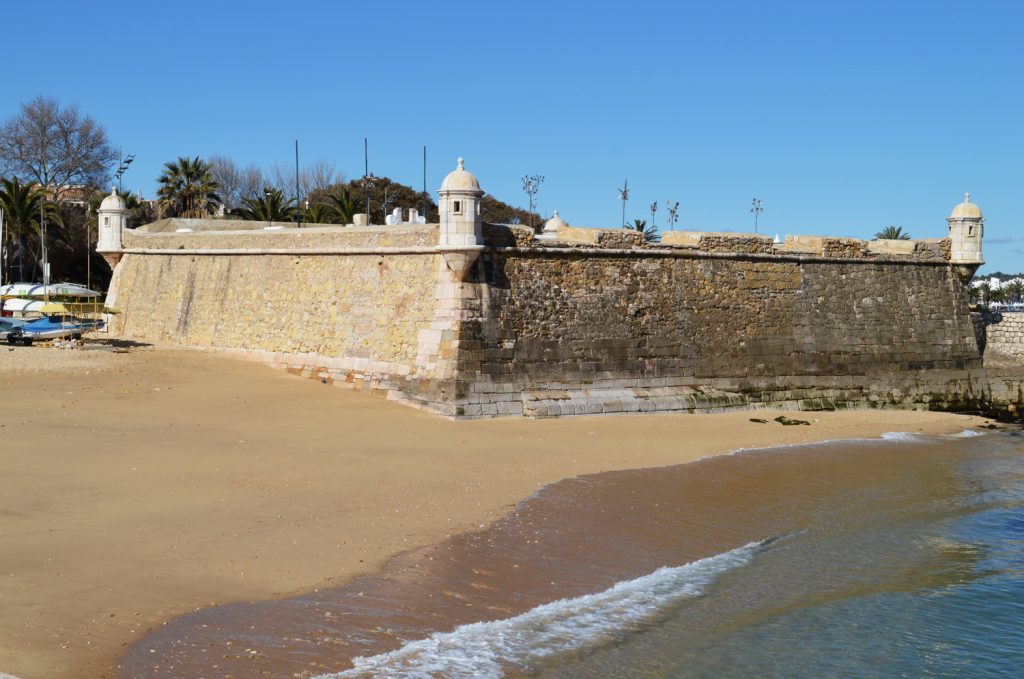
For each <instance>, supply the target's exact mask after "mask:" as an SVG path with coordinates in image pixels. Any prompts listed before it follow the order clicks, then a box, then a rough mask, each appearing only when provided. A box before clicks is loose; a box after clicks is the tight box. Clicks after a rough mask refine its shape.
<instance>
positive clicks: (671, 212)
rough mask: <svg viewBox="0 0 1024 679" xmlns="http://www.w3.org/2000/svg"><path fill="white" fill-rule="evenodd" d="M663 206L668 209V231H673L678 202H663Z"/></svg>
mask: <svg viewBox="0 0 1024 679" xmlns="http://www.w3.org/2000/svg"><path fill="white" fill-rule="evenodd" d="M665 205H666V206H667V207H668V230H669V231H674V230H675V228H676V219H678V218H679V201H678V200H677V201H676V202H674V203H673V202H672V201H671V200H667V201H665Z"/></svg>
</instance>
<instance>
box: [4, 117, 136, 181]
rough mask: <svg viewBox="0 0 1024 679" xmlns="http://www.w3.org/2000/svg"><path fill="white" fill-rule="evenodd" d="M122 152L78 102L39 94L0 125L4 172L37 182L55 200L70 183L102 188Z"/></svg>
mask: <svg viewBox="0 0 1024 679" xmlns="http://www.w3.org/2000/svg"><path fill="white" fill-rule="evenodd" d="M119 159H120V154H119V153H118V151H117V150H115V149H114V148H112V147H111V145H110V140H109V139H108V138H107V133H106V130H104V129H103V126H102V125H100V124H99V123H98V122H96V121H95V120H94V119H93V118H91V117H90V116H83V115H82V114H81V113H80V112H79V110H78V106H76V105H74V104H72V105H70V106H67V107H65V108H61V106H60V103H59V102H58V101H57V100H56V99H53V98H50V97H36V98H35V99H33V100H32V101H30V102H28V103H25V104H22V105H21V111H20V112H19V113H18V114H17V115H15V116H13V117H11V118H9V119H8V120H6V121H5V122H4V123H3V124H2V125H0V170H3V171H4V173H5V174H14V175H18V176H19V177H21V178H22V180H25V181H29V180H30V181H34V182H36V183H38V184H40V185H42V186H44V187H46V188H48V189H49V190H50V191H52V192H53V193H54V196H55V197H56V198H58V199H59V198H60V195H61V194H62V193H63V192H64V191H65V190H67V188H68V187H71V186H90V187H97V188H98V187H101V186H103V185H105V184H106V182H107V180H108V179H110V173H111V169H112V166H113V165H116V164H117V161H118V160H119Z"/></svg>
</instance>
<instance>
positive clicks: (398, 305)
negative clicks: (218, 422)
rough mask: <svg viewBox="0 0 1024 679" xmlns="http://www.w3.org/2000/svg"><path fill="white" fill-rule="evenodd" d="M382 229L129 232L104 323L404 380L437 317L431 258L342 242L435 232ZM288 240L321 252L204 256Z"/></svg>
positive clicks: (385, 242) (418, 240)
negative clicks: (373, 250)
mask: <svg viewBox="0 0 1024 679" xmlns="http://www.w3.org/2000/svg"><path fill="white" fill-rule="evenodd" d="M381 231H383V230H381V229H378V230H377V233H373V232H362V233H361V232H359V231H358V230H353V229H348V230H346V232H343V233H338V232H334V233H331V232H323V233H316V232H314V231H313V230H310V232H300V233H298V234H296V233H294V232H293V233H284V234H281V233H273V232H268V233H265V234H249V235H245V234H238V233H195V234H173V233H171V234H163V233H156V234H148V233H145V232H140V233H134V234H132V235H131V236H129V237H128V238H127V239H126V241H127V242H126V247H127V254H125V256H124V258H123V259H122V261H121V263H120V264H119V265H118V267H117V269H116V271H115V275H114V280H113V281H112V285H111V294H110V297H109V298H110V299H112V303H113V306H114V307H115V308H116V309H117V310H118V311H119V313H118V314H116V315H113V316H111V318H110V331H111V332H112V333H114V334H117V335H120V336H124V337H129V338H133V339H138V340H144V341H145V340H148V341H172V342H176V343H180V344H184V345H188V346H194V347H208V348H214V347H216V348H220V349H228V350H235V351H237V352H240V353H242V354H244V355H249V356H252V357H255V358H260V359H261V360H265V361H266V362H269V363H274V364H276V365H280V366H282V367H288V368H293V369H308V368H311V367H312V368H328V369H330V370H331V371H332V372H333V374H335V375H344V376H346V378H347V379H349V380H351V379H353V375H355V376H356V378H357V379H367V380H378V379H379V378H381V376H385V377H395V378H396V379H403V378H405V377H406V376H408V375H411V374H413V373H415V372H416V370H415V368H416V363H417V356H418V355H419V354H420V353H421V352H422V347H420V346H419V343H420V335H421V332H422V331H423V330H425V329H427V328H429V326H430V324H431V323H432V321H433V320H434V310H435V292H436V287H437V271H438V266H439V264H440V259H439V256H438V255H433V254H430V253H429V252H427V253H419V252H413V253H412V254H395V253H394V252H388V253H387V254H380V255H375V254H345V250H346V249H359V248H373V247H390V248H398V249H399V250H401V249H402V248H406V249H413V250H415V249H416V248H419V247H426V246H429V245H430V244H431V242H432V241H436V230H430V229H422V228H419V229H412V230H410V231H407V232H404V233H402V232H399V231H398V230H394V229H392V230H390V231H389V232H387V233H380V232H381ZM288 242H291V243H292V245H291V246H289V245H288ZM296 242H298V243H300V245H295V244H296ZM288 247H302V248H323V249H324V254H301V255H300V254H295V255H294V256H293V255H287V254H285V255H282V254H242V253H241V252H240V253H239V254H207V253H208V252H209V251H211V250H216V249H218V248H234V249H236V250H239V251H242V250H245V251H259V250H264V251H279V250H281V249H282V248H285V249H286V248H288ZM428 249H429V248H428ZM331 250H336V251H337V254H334V253H331ZM192 252H195V253H198V254H189V253H192ZM163 253H166V254H163Z"/></svg>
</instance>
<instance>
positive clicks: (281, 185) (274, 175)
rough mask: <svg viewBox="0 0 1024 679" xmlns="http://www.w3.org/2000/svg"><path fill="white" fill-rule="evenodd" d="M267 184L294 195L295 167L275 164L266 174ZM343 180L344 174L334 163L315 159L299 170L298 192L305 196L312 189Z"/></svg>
mask: <svg viewBox="0 0 1024 679" xmlns="http://www.w3.org/2000/svg"><path fill="white" fill-rule="evenodd" d="M266 178H267V184H268V185H270V186H272V187H274V188H275V189H280V190H281V193H283V194H284V195H286V196H294V195H295V168H294V167H293V166H289V165H280V164H275V165H274V166H273V167H272V168H270V171H269V172H267V175H266ZM343 181H345V174H344V173H342V172H338V171H337V170H336V169H335V167H334V163H331V162H328V161H326V160H317V161H315V162H313V163H312V164H310V165H307V166H306V167H304V168H302V169H301V170H300V171H299V193H300V194H301V197H303V198H304V197H306V196H308V195H309V194H310V193H312V192H314V191H318V190H320V191H322V190H323V189H326V188H328V187H330V186H334V185H335V184H338V183H341V182H343Z"/></svg>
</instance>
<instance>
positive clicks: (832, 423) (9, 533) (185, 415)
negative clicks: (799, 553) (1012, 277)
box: [0, 347, 982, 679]
mask: <svg viewBox="0 0 1024 679" xmlns="http://www.w3.org/2000/svg"><path fill="white" fill-rule="evenodd" d="M30 351H31V352H35V353H33V354H27V352H30ZM13 353H17V354H19V355H21V357H20V358H19V359H18V361H14V360H10V361H7V362H5V360H4V359H5V358H6V357H7V356H9V355H12V354H13ZM57 354H59V355H60V357H59V358H58V357H57ZM67 354H73V356H69V355H67ZM88 354H89V352H82V353H81V354H77V353H76V352H59V351H55V350H51V349H43V348H35V347H33V348H31V349H18V350H17V352H0V441H2V442H3V443H2V452H0V517H2V521H0V672H9V673H12V674H15V675H17V676H19V677H23V678H24V679H31V678H34V677H94V676H108V677H109V676H115V675H116V666H117V662H118V658H119V657H120V655H121V654H122V653H123V652H124V651H125V650H126V648H127V646H128V644H129V643H131V642H132V641H135V640H137V639H139V638H141V637H142V636H143V635H144V634H145V633H146V632H147V631H148V630H151V629H154V628H155V627H157V626H159V625H161V623H163V622H165V621H167V620H168V619H171V618H173V617H176V616H179V615H181V614H184V613H187V612H189V611H193V610H197V609H201V608H204V607H207V606H211V605H215V604H224V603H228V602H233V601H244V600H249V599H266V598H281V597H286V596H288V595H292V594H297V593H300V592H307V591H311V590H313V589H314V588H323V587H330V586H335V585H340V584H344V583H345V582H347V581H350V580H351V579H352V578H353V577H355V576H357V575H360V574H365V573H370V572H374V571H376V570H378V569H379V568H381V567H382V566H383V565H384V563H385V562H386V561H387V560H388V559H389V558H390V557H393V556H394V555H396V554H399V553H401V552H405V551H408V550H410V549H412V548H414V547H418V546H424V545H430V544H433V543H436V542H438V541H440V540H443V539H445V538H446V537H449V536H452V535H456V534H459V533H464V532H467V531H473V530H478V529H479V528H480V527H481V526H482V525H486V524H488V523H489V522H491V521H493V520H495V519H497V518H499V517H501V516H502V515H503V514H504V513H506V512H507V511H508V510H509V509H510V508H511V507H513V506H514V505H515V503H517V502H518V501H520V500H521V499H523V498H525V497H527V496H529V495H530V494H532V493H534V492H535V491H536V490H537V489H538V488H539V487H541V486H544V485H546V484H550V483H553V482H555V481H558V480H559V479H563V478H566V477H571V476H575V475H578V474H589V473H594V472H599V471H608V470H615V469H629V468H641V467H657V466H665V465H672V464H679V463H683V462H688V461H692V460H696V459H699V458H701V457H705V456H708V455H713V454H716V453H723V452H728V451H731V450H734V449H737V448H742V447H759V446H771V445H779V444H783V443H794V442H808V441H816V440H825V439H836V438H850V437H861V436H867V437H873V436H878V435H879V434H881V433H883V432H886V431H914V432H922V433H929V434H937V433H952V432H955V431H959V430H961V429H964V428H969V427H972V426H976V425H978V424H981V423H982V420H980V419H978V418H969V417H963V416H953V415H945V414H938V413H913V412H903V411H885V412H878V411H858V412H840V413H806V414H797V415H796V416H797V417H801V418H803V419H808V420H811V421H812V425H811V426H795V427H783V426H781V425H779V424H777V423H775V422H770V423H769V424H757V423H753V422H750V418H751V417H765V416H766V417H768V419H770V418H771V417H773V416H774V413H773V414H770V415H766V414H765V413H759V414H753V413H749V412H738V413H728V414H723V415H651V416H629V417H586V418H571V419H565V420H543V421H535V420H524V419H503V420H487V421H472V422H451V421H447V420H441V419H439V418H436V417H434V416H431V415H428V414H425V413H422V412H417V411H414V410H410V409H408V408H405V407H402V406H398V405H395V404H392V403H389V402H386V401H384V400H382V399H380V398H377V397H373V396H368V395H364V394H358V393H353V392H349V391H346V390H345V389H343V388H337V387H328V386H324V385H322V384H320V383H318V382H315V381H311V380H305V379H302V378H298V377H295V376H292V375H288V374H285V373H281V372H277V371H274V370H271V369H269V368H265V367H263V366H259V365H256V364H252V363H245V362H241V361H235V360H231V359H226V358H223V357H220V356H216V355H212V354H204V353H199V352H184V351H175V350H169V349H155V350H133V351H132V352H131V353H129V354H107V355H105V356H104V357H103V359H102V360H100V361H98V362H96V361H93V360H92V359H95V358H96V357H95V356H88V358H89V359H90V362H89V364H88V365H86V364H85V363H84V362H83V363H81V364H77V363H76V361H77V360H78V359H79V358H83V359H84V358H85V357H86V356H87V355H88ZM25 355H28V356H31V361H30V363H31V366H32V368H33V369H32V370H31V371H28V370H25V369H24V368H25V365H24V364H25V361H26V359H25V358H24V356H25ZM51 360H52V361H53V362H54V364H53V366H52V369H48V368H47V366H48V361H51ZM789 414H790V415H793V414H792V413H789Z"/></svg>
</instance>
